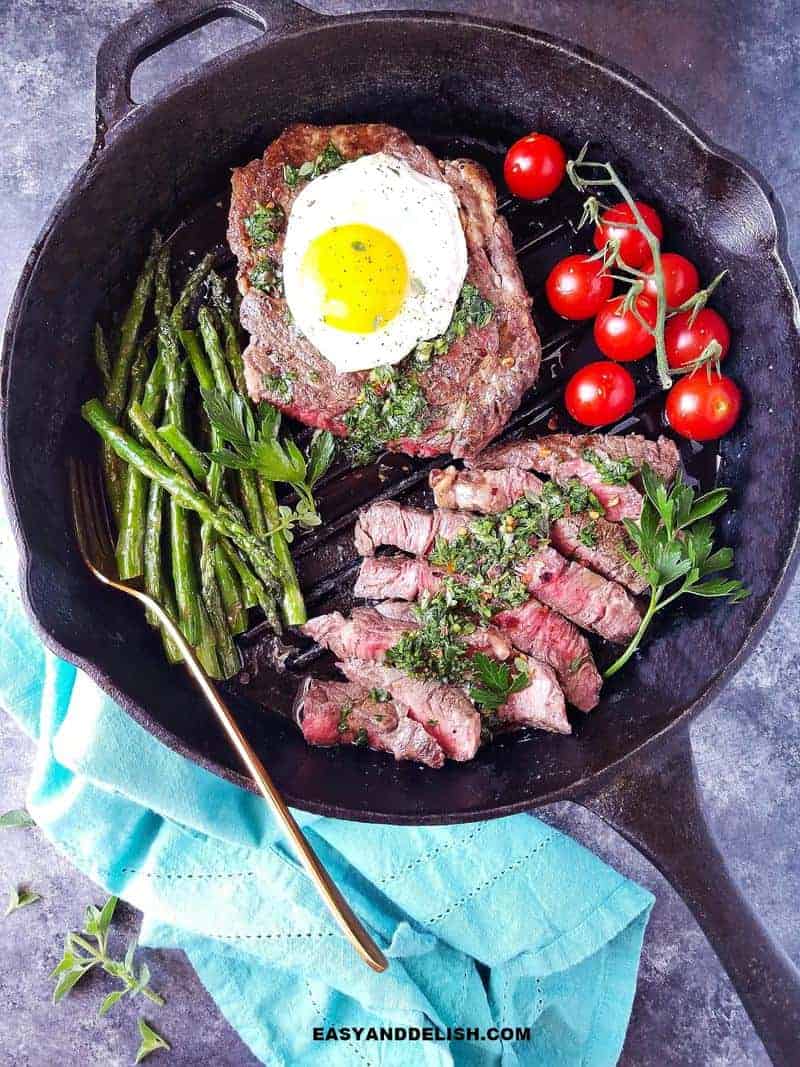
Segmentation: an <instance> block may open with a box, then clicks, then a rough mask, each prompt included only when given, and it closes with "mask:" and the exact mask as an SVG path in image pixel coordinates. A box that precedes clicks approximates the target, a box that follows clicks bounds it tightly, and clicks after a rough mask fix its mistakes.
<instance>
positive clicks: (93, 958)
mask: <svg viewBox="0 0 800 1067" xmlns="http://www.w3.org/2000/svg"><path fill="white" fill-rule="evenodd" d="M117 903H118V898H117V897H113V896H112V897H109V898H108V900H107V901H106V902H105V904H104V905H103V907H102V909H101V908H96V907H95V906H94V905H93V904H90V905H89V907H88V908H87V909H86V918H85V920H84V928H83V930H81V931H80V933H75V932H74V931H71V932H70V933H68V934H67V937H66V942H65V946H64V955H63V956H62V957H61V959H60V960H59V962H58V963H57V964H56V966H55V967H54V968H53V970H52V972H51V974H50V977H51V978H55V979H57V981H56V985H55V989H54V990H53V1003H54V1004H58V1003H59V1001H61V1000H63V998H64V997H65V996H66V995H67V994H68V993H69V992H70V990H71V989H72V988H73V987H74V986H75V985H77V983H78V982H79V981H80V980H81V978H83V977H84V976H85V975H87V974H88V973H89V971H91V970H92V969H93V968H94V967H98V966H99V967H101V968H102V970H104V971H105V973H106V974H108V975H110V976H111V977H112V978H116V979H117V981H119V982H121V983H122V988H121V989H115V990H113V991H112V992H111V993H109V994H108V995H107V996H106V997H105V999H104V1000H103V1003H102V1004H101V1005H100V1011H99V1014H100V1015H105V1014H106V1012H107V1011H109V1009H110V1008H112V1007H113V1006H114V1005H115V1004H116V1003H117V1001H119V1000H120V999H121V998H122V997H124V996H126V995H128V994H131V995H134V996H135V995H136V994H139V993H141V994H142V996H145V997H147V998H148V1000H151V1001H152V1002H153V1003H154V1004H158V1005H163V1004H164V998H163V997H162V996H161V994H160V993H156V992H155V990H153V989H151V988H150V984H149V983H150V969H149V967H148V966H147V964H146V963H143V964H142V965H141V967H140V968H139V971H138V974H137V972H136V969H135V966H134V963H135V960H134V957H135V954H136V943H135V942H133V943H132V944H131V945H129V946H128V950H127V952H126V953H125V957H124V959H123V960H117V959H114V957H113V956H111V955H110V954H109V949H108V937H109V930H110V927H111V921H112V919H113V918H114V911H115V910H116V907H117ZM92 942H94V943H92Z"/></svg>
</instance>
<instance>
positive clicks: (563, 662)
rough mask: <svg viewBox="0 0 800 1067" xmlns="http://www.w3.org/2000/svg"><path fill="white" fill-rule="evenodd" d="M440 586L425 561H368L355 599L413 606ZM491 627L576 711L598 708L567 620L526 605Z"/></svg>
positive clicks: (585, 650) (590, 663) (582, 651)
mask: <svg viewBox="0 0 800 1067" xmlns="http://www.w3.org/2000/svg"><path fill="white" fill-rule="evenodd" d="M440 584H441V574H439V573H438V572H437V571H436V569H435V568H434V567H431V566H430V564H428V563H426V562H425V560H422V559H411V558H410V557H409V556H373V557H372V558H371V559H365V560H364V562H363V563H362V564H361V570H360V571H359V575H358V578H357V580H356V586H355V590H354V593H355V595H356V596H361V597H368V598H373V597H380V596H388V597H397V598H398V599H400V600H403V599H405V600H408V601H412V600H416V598H417V597H418V596H419V595H420V594H421V593H424V592H436V590H437V589H438V588H439V586H440ZM492 621H493V623H494V624H495V625H496V626H497V627H498V628H499V629H501V630H502V631H503V632H504V633H506V634H507V635H508V637H509V638H510V639H511V640H512V641H513V642H514V644H515V645H516V647H517V648H519V649H520V650H521V651H522V652H528V653H530V654H531V655H533V656H535V657H536V658H537V659H539V660H542V661H543V662H545V663H549V664H550V666H551V667H552V668H553V669H554V670H555V672H556V674H557V675H558V680H559V682H560V684H561V686H562V688H563V690H564V693H565V694H566V697H567V700H569V701H570V703H572V704H574V705H575V707H577V708H580V709H581V710H582V711H590V710H591V709H592V708H593V707H594V706H595V705H596V704H597V699H598V696H599V693H600V686H601V685H602V679H601V678H600V675H599V674H598V672H597V668H596V667H595V665H594V659H593V658H592V653H591V650H590V648H589V643H588V641H587V640H586V638H585V637H584V636H583V634H582V633H581V632H580V631H579V630H578V628H577V627H576V626H575V625H574V624H573V623H571V622H570V621H569V620H568V619H565V618H563V617H562V616H561V615H559V614H558V613H557V612H555V611H551V610H550V608H547V607H545V606H544V605H543V604H540V603H539V602H538V601H537V600H535V599H531V600H529V601H528V603H527V604H525V605H523V606H522V607H521V608H515V609H513V610H510V611H503V612H500V613H499V614H498V615H495V617H494V619H493V620H492Z"/></svg>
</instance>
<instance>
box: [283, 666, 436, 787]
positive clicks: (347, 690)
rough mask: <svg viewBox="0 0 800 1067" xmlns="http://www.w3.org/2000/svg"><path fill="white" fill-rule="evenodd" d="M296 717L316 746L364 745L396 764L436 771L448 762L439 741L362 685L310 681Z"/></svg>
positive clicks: (402, 711) (305, 685)
mask: <svg viewBox="0 0 800 1067" xmlns="http://www.w3.org/2000/svg"><path fill="white" fill-rule="evenodd" d="M295 718H296V720H297V723H298V725H299V726H300V729H301V730H302V731H303V737H305V739H306V741H308V742H309V744H312V745H326V746H327V745H351V744H365V745H369V747H370V748H374V749H376V750H377V751H379V752H391V754H392V755H393V756H394V758H395V759H396V760H401V759H411V760H416V761H417V762H418V763H424V764H425V765H426V766H427V767H437V768H438V767H441V766H442V764H443V763H444V752H443V751H442V747H441V745H440V744H439V742H438V741H437V740H436V739H435V738H434V737H431V735H430V734H429V733H427V731H426V730H424V729H423V728H422V727H421V726H420V725H419V723H417V722H414V720H413V719H410V718H409V717H408V715H407V713H406V710H405V709H404V708H399V707H398V705H397V704H395V702H394V701H392V700H389V701H377V700H374V699H373V698H372V697H370V695H369V690H368V689H367V688H366V687H365V686H363V685H360V684H359V683H358V682H326V681H320V680H318V679H314V678H308V679H307V680H306V682H305V684H304V686H303V687H302V689H301V690H300V693H299V694H298V698H297V701H296V702H295Z"/></svg>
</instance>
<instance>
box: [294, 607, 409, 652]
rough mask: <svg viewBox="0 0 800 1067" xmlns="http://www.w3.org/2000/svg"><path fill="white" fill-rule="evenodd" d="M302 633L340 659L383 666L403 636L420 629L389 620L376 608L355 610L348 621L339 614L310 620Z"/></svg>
mask: <svg viewBox="0 0 800 1067" xmlns="http://www.w3.org/2000/svg"><path fill="white" fill-rule="evenodd" d="M300 629H301V630H302V631H303V633H304V634H305V635H306V636H307V637H311V638H313V640H314V641H316V642H317V644H319V645H322V646H323V647H324V648H327V649H329V650H330V651H331V652H332V653H333V654H334V656H336V658H337V659H363V660H376V661H378V662H382V661H383V658H384V656H385V655H386V653H387V652H388V650H389V649H390V648H393V647H394V646H395V645H396V644H397V642H398V641H399V640H400V638H401V637H402V636H403V634H405V633H408V632H409V630H414V629H416V626H415V624H414V623H413V621H408V622H404V621H402V622H401V621H399V620H395V619H390V618H387V617H386V616H385V615H381V614H380V613H379V612H377V611H375V609H374V608H354V609H353V614H352V616H351V618H349V619H347V618H345V616H344V615H341V614H340V613H339V612H338V611H332V612H331V613H330V614H329V615H318V616H317V617H316V618H315V619H309V620H308V622H307V623H306V624H305V625H304V626H301V627H300Z"/></svg>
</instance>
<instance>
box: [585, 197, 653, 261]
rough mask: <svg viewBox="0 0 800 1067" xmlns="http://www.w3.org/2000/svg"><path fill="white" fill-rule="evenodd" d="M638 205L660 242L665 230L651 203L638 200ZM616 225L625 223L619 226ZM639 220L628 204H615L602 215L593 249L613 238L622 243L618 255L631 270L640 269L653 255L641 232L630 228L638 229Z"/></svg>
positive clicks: (596, 229) (595, 232)
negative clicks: (637, 220) (633, 268)
mask: <svg viewBox="0 0 800 1067" xmlns="http://www.w3.org/2000/svg"><path fill="white" fill-rule="evenodd" d="M636 206H637V207H638V209H639V211H640V212H641V215H642V218H643V219H644V221H645V222H646V224H647V226H648V228H649V229H650V230H652V232H653V235H654V236H655V237H657V238H658V239H659V241H660V240H661V238H662V237H663V236H664V227H663V226H662V225H661V219H660V218H659V217H658V213H657V212H656V210H655V208H652V207H650V205H649V204H644V203H642V201H641V200H637V201H636ZM615 223H623V224H624V225H622V226H619V225H615ZM635 225H636V219H635V218H634V216H633V212H632V211H631V209H630V208H629V207H628V205H627V204H614V206H613V207H610V208H608V209H607V210H606V211H604V212H603V214H602V215H601V216H600V222H599V223H598V225H597V226H596V228H595V231H594V247H595V248H597V249H600V248H602V247H603V245H604V244H605V243H606V241H608V240H610V239H611V238H613V239H614V240H615V241H619V254H620V256H622V258H623V259H624V260H625V262H626V263H627V264H628V266H629V267H641V266H642V264H643V263H645V262H646V260H647V259H648V257H649V256H650V245H649V244H648V243H647V240H646V239H645V236H644V234H643V233H642V232H641V231H640V230H636V229H629V226H635Z"/></svg>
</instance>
